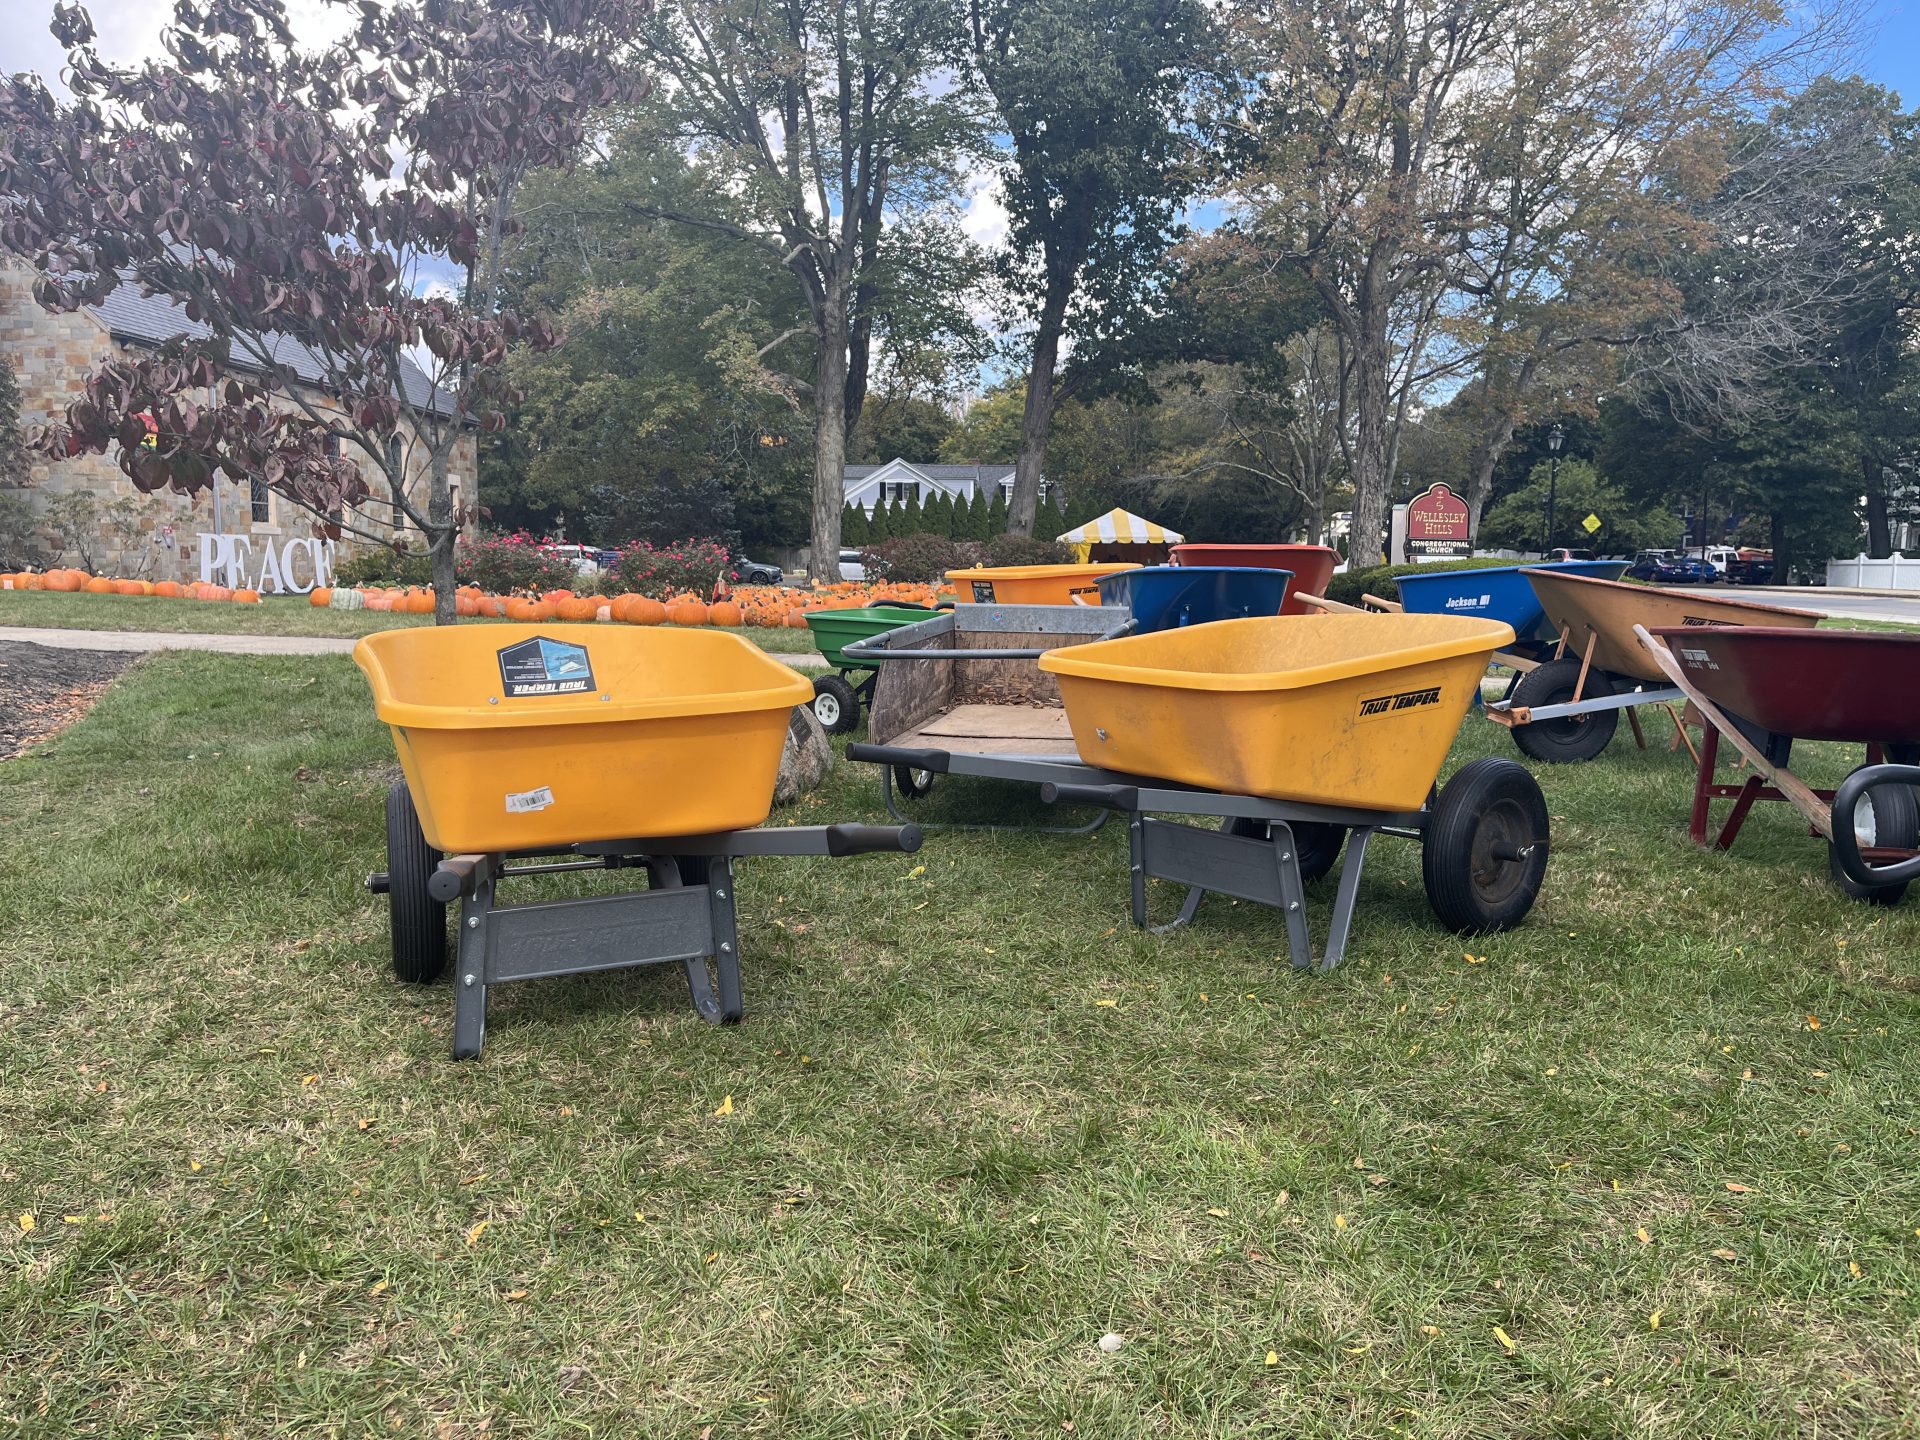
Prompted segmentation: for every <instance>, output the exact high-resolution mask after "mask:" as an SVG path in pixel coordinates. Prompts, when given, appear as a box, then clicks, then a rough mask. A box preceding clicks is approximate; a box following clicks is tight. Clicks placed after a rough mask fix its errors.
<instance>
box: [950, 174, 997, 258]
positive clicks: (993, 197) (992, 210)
mask: <svg viewBox="0 0 1920 1440" xmlns="http://www.w3.org/2000/svg"><path fill="white" fill-rule="evenodd" d="M999 184H1000V179H999V176H998V175H997V174H995V173H994V172H993V171H992V170H975V171H972V172H971V173H969V174H968V176H967V177H966V180H965V182H964V186H963V194H964V195H965V197H966V198H965V200H964V201H963V202H962V204H961V213H960V228H961V229H962V230H964V231H965V232H966V236H967V238H968V239H969V240H971V241H973V242H974V244H976V245H982V246H985V247H986V248H987V249H989V250H994V249H998V248H999V247H1000V246H1001V245H1004V244H1005V243H1006V239H1007V207H1006V206H1004V205H1002V204H1001V203H1000V197H999V195H998V194H996V193H995V192H996V191H997V190H998V189H999Z"/></svg>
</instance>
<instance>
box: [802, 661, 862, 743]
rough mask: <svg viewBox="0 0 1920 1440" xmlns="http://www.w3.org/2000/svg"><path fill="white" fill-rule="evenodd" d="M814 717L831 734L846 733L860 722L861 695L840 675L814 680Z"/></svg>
mask: <svg viewBox="0 0 1920 1440" xmlns="http://www.w3.org/2000/svg"><path fill="white" fill-rule="evenodd" d="M813 718H814V719H816V720H818V721H819V722H820V725H821V727H822V728H823V729H824V730H825V731H826V732H827V733H828V734H829V735H844V734H846V733H847V732H848V731H849V730H851V729H853V728H854V727H855V726H857V725H858V724H859V723H860V697H859V696H858V695H856V694H854V693H853V686H851V685H849V684H848V683H847V682H846V681H845V680H842V679H841V678H840V677H839V676H838V675H822V676H821V677H820V678H819V679H818V680H815V681H814V682H813Z"/></svg>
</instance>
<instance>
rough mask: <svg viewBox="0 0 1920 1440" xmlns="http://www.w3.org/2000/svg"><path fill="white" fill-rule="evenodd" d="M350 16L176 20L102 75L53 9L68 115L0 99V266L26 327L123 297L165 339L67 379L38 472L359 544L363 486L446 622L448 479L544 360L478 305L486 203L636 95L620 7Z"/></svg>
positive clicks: (528, 333)
mask: <svg viewBox="0 0 1920 1440" xmlns="http://www.w3.org/2000/svg"><path fill="white" fill-rule="evenodd" d="M336 3H345V0H336ZM355 8H357V9H358V11H359V19H358V21H357V23H355V24H354V25H353V27H352V29H351V31H350V33H349V34H348V35H347V36H346V37H345V38H344V39H342V40H341V41H339V42H338V43H337V44H335V45H333V46H330V47H327V48H323V49H317V50H303V49H301V48H300V47H299V46H297V45H296V44H295V43H294V39H293V36H292V34H291V32H290V31H289V29H288V26H287V20H286V13H285V10H284V8H283V6H282V5H281V3H280V0H178V3H177V4H176V6H175V10H174V16H175V24H174V26H173V27H172V28H171V29H169V30H168V31H167V32H166V33H165V36H164V40H163V45H164V50H165V55H164V57H163V58H160V59H157V60H153V61H150V62H148V63H147V64H145V65H144V66H142V67H140V68H139V69H136V70H121V69H115V68H113V67H111V66H109V65H107V64H106V63H105V62H103V61H102V60H101V59H100V57H99V54H98V52H97V51H96V49H95V48H94V44H93V26H92V22H91V21H90V20H89V19H88V17H87V14H86V12H85V11H84V10H83V9H81V8H80V7H79V6H78V5H77V4H65V3H63V4H60V5H58V6H57V7H56V9H55V12H54V20H53V26H52V29H53V33H54V35H55V37H56V38H58V39H59V40H60V41H61V43H62V44H64V45H66V46H67V47H68V50H69V59H68V65H69V68H68V71H67V76H66V78H67V83H68V86H69V87H70V89H71V90H72V92H73V97H74V98H73V100H72V102H71V103H66V104H62V103H59V102H57V101H56V100H55V99H54V97H53V96H52V95H51V94H50V92H49V91H48V89H47V87H46V86H45V85H44V84H43V83H42V82H41V81H40V80H39V79H38V78H37V77H35V76H31V75H16V76H13V77H12V78H10V79H4V80H0V250H5V251H9V252H12V253H13V254H16V255H19V256H22V257H24V258H26V259H27V260H28V261H29V262H30V263H31V264H32V265H33V266H34V267H35V268H36V269H37V270H38V272H39V275H38V278H37V280H36V282H35V294H36V296H37V297H38V299H39V300H40V303H41V304H42V305H44V306H46V307H47V308H48V309H50V310H75V309H78V308H80V307H81V306H85V305H90V304H98V303H100V302H101V301H102V300H104V299H105V298H106V297H107V296H108V295H109V294H110V293H111V292H112V291H113V290H114V289H115V288H116V287H117V286H119V285H122V284H127V283H132V284H135V285H138V286H140V287H141V289H142V291H143V292H144V293H145V294H148V295H157V296H164V297H166V298H167V299H170V300H172V301H174V302H175V303H176V304H178V305H179V306H180V307H181V308H182V310H183V311H184V314H185V317H186V319H187V321H188V322H190V324H189V325H187V326H183V330H185V331H186V332H187V333H185V334H183V335H182V336H181V337H179V338H177V339H176V340H174V341H172V342H171V343H169V344H168V345H166V346H163V347H161V348H160V349H158V350H156V351H150V352H143V353H141V354H138V355H135V356H132V357H128V358H121V359H115V360H111V361H108V362H106V363H104V364H102V365H101V366H100V367H99V368H98V369H97V370H95V371H94V372H93V373H92V374H91V375H90V376H89V377H88V378H87V382H86V387H85V391H84V394H83V395H82V397H81V398H80V399H78V400H77V401H75V402H74V404H73V405H72V406H70V407H69V409H68V411H67V414H66V417H65V421H64V423H61V424H55V425H51V426H48V427H46V428H45V429H44V430H43V431H41V432H40V433H38V434H37V435H36V436H35V441H36V443H37V444H38V445H39V446H40V447H41V448H42V449H43V450H45V451H46V452H47V453H48V454H50V455H52V456H55V457H65V456H72V455H78V454H82V453H87V452H92V453H106V452H113V453H116V454H117V457H118V460H119V463H120V467H121V469H122V470H123V471H125V472H126V474H127V475H128V476H129V477H130V478H131V479H132V481H133V483H134V484H135V485H137V486H138V487H139V488H140V489H142V490H144V491H154V490H158V489H160V488H162V487H163V486H164V487H168V488H171V489H173V490H175V491H177V492H180V493H182V494H192V493H194V492H196V491H198V490H201V489H204V488H206V487H208V486H210V485H211V484H213V483H214V480H215V478H216V476H217V475H222V474H224V475H226V476H229V477H231V478H233V479H235V480H252V479H254V478H256V477H258V478H259V479H261V480H263V481H265V483H266V484H267V485H268V486H269V487H270V488H272V489H273V490H274V491H276V492H277V493H279V494H280V495H282V496H285V497H286V498H288V499H289V500H292V501H293V502H294V503H296V504H298V505H300V506H301V507H303V508H304V509H306V510H308V511H310V512H311V513H312V514H313V515H314V516H315V520H316V524H318V525H319V526H321V527H322V528H323V529H324V530H326V531H327V533H330V534H340V533H349V534H356V535H360V536H362V537H364V538H369V539H374V540H383V539H384V538H385V537H383V536H381V535H379V534H376V533H373V532H370V531H368V530H367V529H365V528H364V527H363V525H360V524H356V521H357V519H358V518H359V517H358V516H357V514H356V507H358V506H359V505H360V504H361V503H362V502H364V501H367V500H369V499H371V498H373V497H374V495H375V491H374V489H373V488H372V487H371V486H370V485H369V483H368V475H369V474H372V475H373V476H375V477H377V478H378V479H379V481H380V482H381V486H380V491H381V493H380V503H382V504H383V505H391V507H392V508H393V510H394V512H395V513H397V514H403V515H404V516H405V517H406V518H407V520H408V521H409V522H411V523H412V524H413V525H415V526H417V527H418V528H419V529H420V530H421V531H422V532H423V534H424V535H425V537H426V539H427V543H428V546H429V548H430V552H431V555H432V559H433V577H434V589H435V592H436V594H437V599H438V604H437V607H436V615H437V618H438V619H439V621H440V622H441V623H442V624H446V623H450V622H451V621H452V620H453V617H454V607H453V590H454V576H453V543H454V538H455V536H456V535H457V533H458V531H459V527H460V524H461V521H462V518H463V517H462V516H461V515H459V514H457V513H456V507H455V504H454V500H453V496H452V493H451V488H450V486H449V483H448V475H447V466H448V461H449V458H450V457H451V455H452V452H453V449H454V446H455V444H456V443H457V441H458V440H459V438H460V436H461V435H462V434H463V433H468V432H471V431H473V430H476V429H478V430H492V429H497V428H499V427H500V426H501V424H502V423H503V417H502V414H501V409H500V407H501V405H502V403H503V402H504V401H506V400H508V399H509V398H510V396H509V393H508V389H507V386H506V384H505V382H504V380H503V379H502V376H501V373H500V369H499V365H500V361H501V360H502V359H503V358H504V356H505V354H506V351H507V348H508V346H510V345H512V344H515V343H519V344H525V345H531V346H533V347H535V348H547V347H550V346H552V345H553V344H555V343H556V340H557V337H556V335H555V333H554V331H553V328H552V327H551V325H550V324H549V323H548V322H547V321H545V320H544V319H542V318H540V317H538V316H528V315H521V314H516V313H514V312H513V311H511V310H506V309H502V308H500V307H499V306H498V305H496V304H495V291H496V286H495V276H496V271H497V267H498V263H499V254H500V242H501V239H502V237H503V236H504V235H505V234H507V233H508V232H509V229H510V226H511V221H510V220H509V218H508V212H509V210H510V207H511V203H512V197H513V193H514V189H515V187H516V186H517V185H518V183H519V181H520V179H521V178H522V177H523V176H524V175H525V174H526V173H527V172H528V171H530V170H532V169H535V168H539V167H546V166H564V165H566V164H568V163H570V162H571V161H572V159H573V157H574V156H575V155H576V154H577V153H578V152H579V149H580V147H581V145H582V143H583V140H584V138H585V135H586V130H587V127H588V125H589V123H590V122H591V119H592V117H593V115H594V112H595V111H596V110H598V109H600V108H601V107H604V106H607V105H610V104H614V103H618V102H621V101H625V100H629V99H633V98H636V97H637V96H638V95H639V94H640V93H642V91H643V90H644V88H645V87H644V82H642V81H640V80H639V79H637V78H636V77H635V76H634V75H633V74H632V73H631V72H630V71H628V70H626V69H624V68H623V66H622V65H621V63H620V59H619V49H620V47H621V45H622V44H623V43H624V42H625V41H626V40H627V39H628V38H629V37H630V36H631V35H632V34H633V32H634V30H635V28H636V26H637V24H638V22H639V20H640V18H641V17H642V15H643V13H644V9H645V0H417V3H414V0H406V3H397V4H393V5H391V6H388V5H385V4H377V3H373V0H361V3H359V4H358V5H357V6H356V7H355ZM436 282H437V283H436ZM149 418H150V419H151V420H152V421H153V422H154V423H153V426H152V427H151V428H152V429H153V430H155V431H157V434H156V435H155V438H154V440H153V441H152V442H151V443H142V442H143V441H145V440H146V438H147V435H148V433H149V429H150V427H149V425H148V423H147V421H148V419H149ZM396 442H397V443H396ZM417 447H424V454H422V453H421V452H420V449H419V448H417ZM422 472H424V473H425V474H426V475H427V476H428V477H429V484H428V499H427V502H426V505H425V508H424V513H423V511H422V508H421V507H420V505H419V503H418V501H417V499H416V495H415V493H414V491H413V489H412V488H411V487H409V485H408V483H407V478H408V476H409V475H414V474H419V473H422Z"/></svg>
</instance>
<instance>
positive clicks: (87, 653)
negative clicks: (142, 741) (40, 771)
mask: <svg viewBox="0 0 1920 1440" xmlns="http://www.w3.org/2000/svg"><path fill="white" fill-rule="evenodd" d="M139 658H140V657H139V656H137V655H127V654H120V653H117V652H113V651H106V650H65V649H59V650H56V649H53V648H51V647H49V646H46V645H29V644H26V643H24V642H20V641H12V640H6V641H0V760H11V759H13V758H14V756H16V755H18V754H19V753H20V752H21V751H23V750H25V749H26V748H27V747H28V746H29V745H37V744H39V743H40V742H41V741H42V740H46V739H49V738H50V737H52V736H54V735H57V734H59V733H60V732H61V731H62V730H64V729H66V728H67V726H69V725H71V724H73V722H74V721H76V720H78V719H79V718H80V717H81V716H82V715H85V714H86V713H87V711H88V709H89V708H91V707H92V705H93V702H94V701H95V700H97V699H99V698H100V693H101V692H102V691H103V690H105V689H106V688H107V686H109V685H111V684H112V683H113V681H114V678H115V677H116V676H118V675H119V674H120V672H121V671H122V670H124V669H126V668H127V666H128V665H129V664H131V663H132V662H133V661H135V660H137V659H139Z"/></svg>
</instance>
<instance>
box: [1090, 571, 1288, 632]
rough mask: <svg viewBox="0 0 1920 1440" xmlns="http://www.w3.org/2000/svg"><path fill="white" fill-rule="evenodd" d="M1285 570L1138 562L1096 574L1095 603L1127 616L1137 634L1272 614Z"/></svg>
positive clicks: (1282, 599) (1281, 600)
mask: <svg viewBox="0 0 1920 1440" xmlns="http://www.w3.org/2000/svg"><path fill="white" fill-rule="evenodd" d="M1292 580H1293V572H1292V571H1291V570H1255V569H1242V568H1238V567H1230V566H1226V565H1143V566H1140V567H1139V568H1137V569H1133V570H1122V571H1119V572H1118V573H1116V574H1113V575H1102V576H1101V577H1100V579H1099V580H1098V582H1096V583H1098V585H1099V586H1100V603H1101V604H1102V605H1117V606H1120V607H1121V608H1123V609H1125V610H1127V611H1129V612H1130V613H1131V614H1132V616H1133V626H1132V630H1133V633H1134V634H1137V635H1147V634H1152V633H1154V632H1155V631H1159V630H1177V629H1179V628H1180V627H1182V626H1184V625H1205V624H1208V623H1210V622H1212V621H1215V620H1244V619H1246V618H1248V617H1249V616H1255V615H1278V614H1279V613H1280V607H1281V606H1282V605H1284V604H1285V603H1286V600H1287V586H1288V584H1289V583H1290V582H1291V581H1292Z"/></svg>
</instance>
